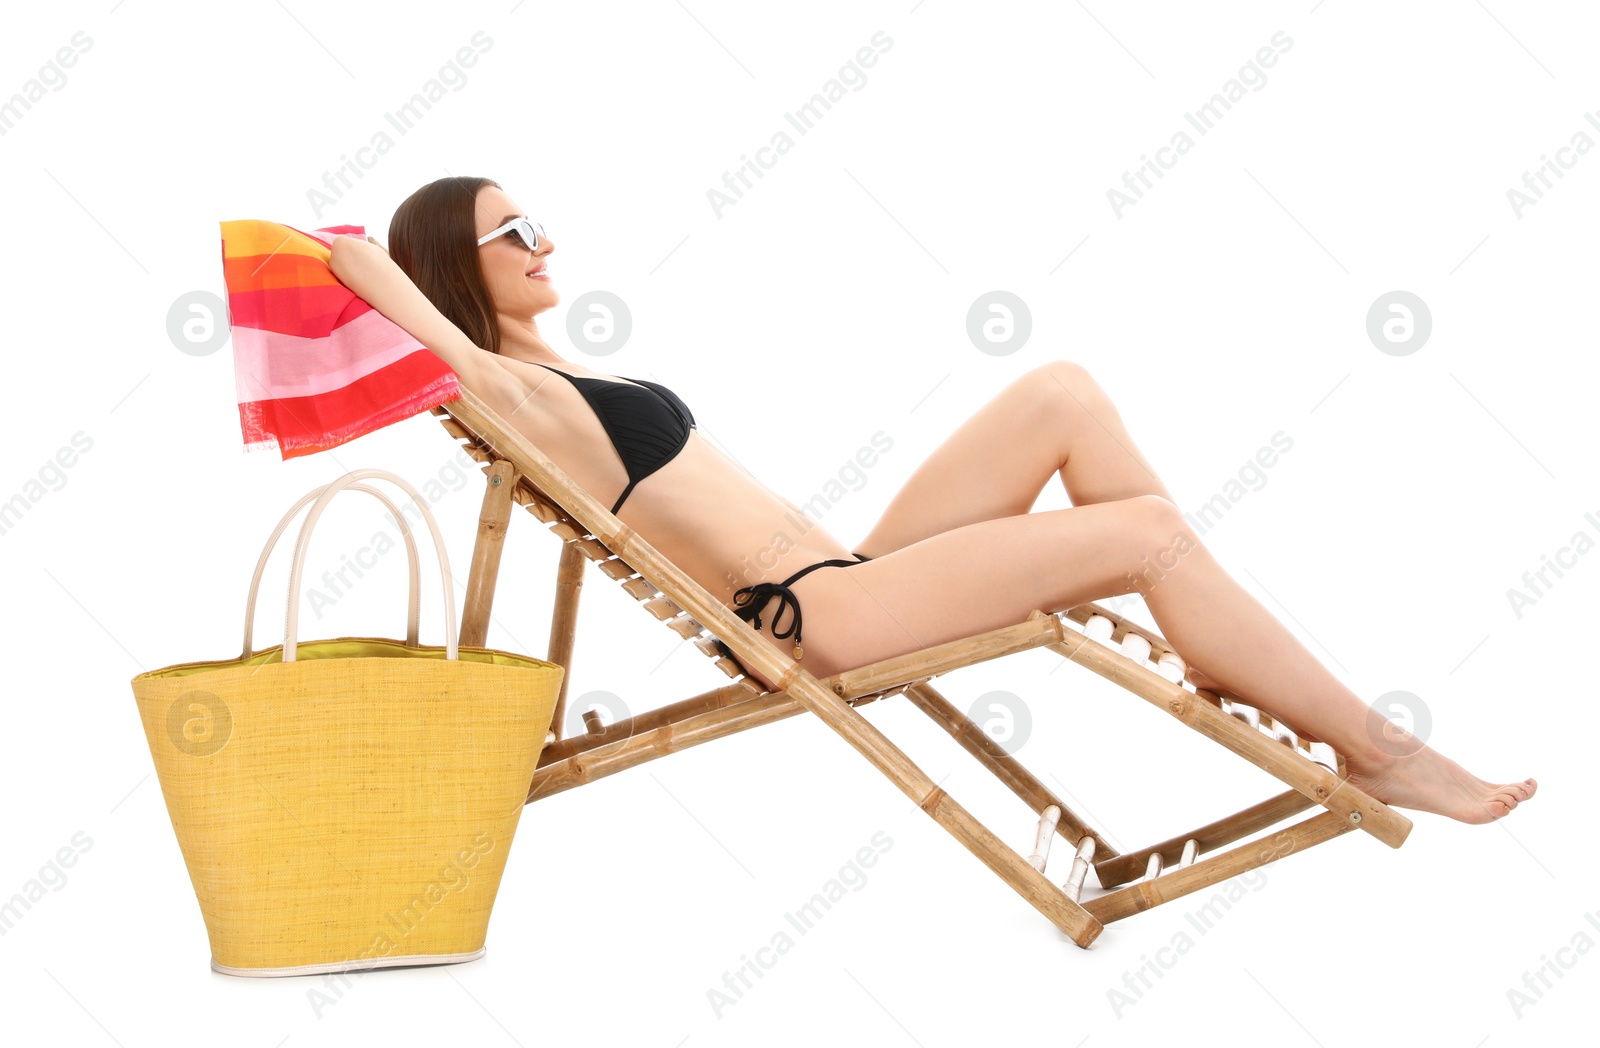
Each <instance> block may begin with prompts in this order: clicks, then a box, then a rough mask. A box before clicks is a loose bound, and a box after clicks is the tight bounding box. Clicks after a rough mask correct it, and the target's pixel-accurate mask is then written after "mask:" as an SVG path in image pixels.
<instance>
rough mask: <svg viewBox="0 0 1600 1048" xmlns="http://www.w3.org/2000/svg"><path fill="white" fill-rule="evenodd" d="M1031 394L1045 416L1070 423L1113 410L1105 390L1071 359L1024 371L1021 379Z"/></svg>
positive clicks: (1055, 361)
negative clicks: (1086, 416)
mask: <svg viewBox="0 0 1600 1048" xmlns="http://www.w3.org/2000/svg"><path fill="white" fill-rule="evenodd" d="M1020 381H1021V382H1022V383H1024V385H1025V387H1026V388H1027V389H1028V390H1029V391H1030V392H1031V393H1032V394H1033V395H1034V399H1035V401H1036V403H1037V404H1038V405H1039V407H1040V408H1041V410H1043V411H1045V412H1046V413H1047V417H1049V418H1051V419H1053V420H1058V421H1061V422H1062V423H1064V424H1066V423H1070V422H1072V421H1073V420H1075V419H1079V418H1082V417H1084V413H1085V412H1087V413H1088V415H1089V416H1094V417H1097V416H1099V415H1101V414H1103V413H1105V412H1108V411H1111V412H1114V411H1115V410H1116V407H1115V405H1113V404H1112V403H1111V398H1110V397H1109V396H1107V394H1106V391H1105V390H1104V389H1102V388H1101V387H1100V383H1098V382H1096V381H1095V379H1094V376H1093V375H1091V374H1089V369H1088V368H1086V367H1084V366H1083V365H1082V364H1079V363H1078V362H1077V361H1074V360H1066V359H1060V360H1052V361H1049V362H1047V363H1044V364H1040V365H1039V366H1038V367H1036V368H1034V369H1033V370H1031V371H1029V372H1027V373H1026V374H1024V375H1023V377H1022V379H1021V380H1020Z"/></svg>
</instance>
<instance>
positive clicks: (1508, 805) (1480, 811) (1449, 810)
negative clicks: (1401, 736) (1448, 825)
mask: <svg viewBox="0 0 1600 1048" xmlns="http://www.w3.org/2000/svg"><path fill="white" fill-rule="evenodd" d="M1407 737H1408V738H1411V739H1412V742H1413V743H1415V745H1416V746H1417V747H1418V748H1417V750H1416V752H1414V753H1411V754H1409V755H1405V756H1400V755H1396V754H1393V753H1385V752H1383V751H1382V750H1375V751H1374V752H1372V753H1370V754H1368V755H1367V756H1366V757H1363V758H1356V757H1351V756H1348V755H1347V756H1346V757H1345V767H1346V770H1347V771H1348V772H1349V776H1348V778H1349V781H1350V784H1351V785H1352V786H1355V787H1356V788H1357V789H1360V790H1362V791H1363V792H1365V793H1367V794H1370V795H1371V796H1373V797H1376V798H1377V799H1378V800H1380V801H1382V802H1383V803H1385V804H1389V805H1393V806H1394V807H1396V808H1414V809H1416V810H1418V811H1428V812H1433V813H1434V814H1436V815H1446V816H1449V817H1450V818H1452V819H1457V820H1459V821H1461V822H1467V823H1485V822H1493V821H1494V820H1496V819H1498V818H1501V817H1502V816H1504V815H1506V814H1507V813H1508V812H1510V811H1511V809H1512V808H1515V807H1516V806H1517V805H1518V804H1520V803H1522V802H1523V801H1525V800H1527V799H1528V798H1529V797H1532V796H1533V794H1534V791H1536V790H1537V789H1538V788H1539V784H1538V783H1537V782H1535V781H1534V780H1533V779H1524V780H1523V781H1521V782H1512V783H1503V784H1499V785H1496V784H1495V783H1490V782H1485V781H1484V780H1482V779H1480V778H1478V777H1477V776H1476V775H1469V774H1467V772H1466V770H1465V769H1464V768H1462V767H1461V765H1459V764H1457V763H1456V762H1455V761H1453V760H1450V759H1449V758H1448V757H1445V756H1444V755H1442V754H1440V753H1439V752H1438V751H1436V750H1433V749H1431V748H1429V747H1427V746H1423V745H1421V743H1417V742H1416V741H1415V738H1414V737H1411V736H1407Z"/></svg>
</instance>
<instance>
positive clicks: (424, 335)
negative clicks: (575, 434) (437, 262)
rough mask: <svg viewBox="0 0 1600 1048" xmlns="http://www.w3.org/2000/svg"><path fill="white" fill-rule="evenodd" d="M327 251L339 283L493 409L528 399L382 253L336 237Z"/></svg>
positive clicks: (349, 238) (505, 372)
mask: <svg viewBox="0 0 1600 1048" xmlns="http://www.w3.org/2000/svg"><path fill="white" fill-rule="evenodd" d="M329 250H330V252H331V253H332V254H331V256H330V257H329V259H328V268H329V269H331V270H332V271H333V275H334V277H335V278H337V279H338V281H339V283H341V284H343V285H344V286H345V287H347V288H349V289H350V290H351V291H353V292H355V293H356V295H357V296H358V297H360V298H361V299H362V300H363V301H365V302H366V303H367V305H369V306H371V307H372V308H373V309H376V310H377V311H378V312H379V313H382V314H383V315H384V316H385V317H388V318H389V319H390V320H392V321H394V323H396V324H398V325H399V326H400V327H401V328H403V329H404V330H405V332H406V334H408V335H410V336H411V337H412V338H414V339H416V340H417V341H418V342H421V343H422V344H423V345H424V346H426V347H427V348H428V350H429V351H431V352H432V353H433V354H434V355H435V356H437V357H438V358H439V359H440V360H442V361H444V362H445V364H447V365H448V366H449V368H450V370H452V371H454V372H455V373H456V377H457V378H459V379H460V380H461V384H462V385H463V386H465V387H467V388H468V389H470V390H472V392H473V393H474V394H475V395H477V396H478V397H480V398H482V399H483V400H484V401H486V402H487V403H488V404H489V405H490V406H491V407H493V408H495V409H496V410H497V411H503V410H505V409H506V408H507V406H509V405H514V404H517V403H519V402H520V401H521V400H522V399H523V398H524V397H525V396H526V390H523V391H521V392H518V387H519V385H520V383H519V382H518V380H517V379H516V377H515V376H513V375H512V374H511V372H510V371H508V370H507V369H506V368H505V367H504V366H502V365H501V363H500V361H499V360H497V359H496V358H495V355H494V354H493V353H490V352H489V351H488V350H486V349H482V348H480V347H478V346H475V345H473V343H472V340H471V339H469V338H467V335H466V332H464V331H462V330H461V329H460V328H458V327H456V326H455V324H453V323H451V321H450V318H449V317H447V316H445V315H444V314H443V313H441V312H439V309H438V307H436V306H435V305H434V304H433V303H432V302H430V301H428V297H427V296H426V295H424V294H423V293H422V292H421V290H419V289H418V288H417V285H416V284H414V283H412V282H411V278H410V277H408V276H406V274H405V270H403V269H401V268H400V267H399V266H398V265H396V264H395V261H394V259H392V258H390V257H389V253H388V252H387V251H385V250H383V248H381V247H379V246H378V245H376V244H372V243H368V242H367V241H365V240H362V239H361V238H359V237H355V236H338V237H334V239H333V243H332V245H330V247H329Z"/></svg>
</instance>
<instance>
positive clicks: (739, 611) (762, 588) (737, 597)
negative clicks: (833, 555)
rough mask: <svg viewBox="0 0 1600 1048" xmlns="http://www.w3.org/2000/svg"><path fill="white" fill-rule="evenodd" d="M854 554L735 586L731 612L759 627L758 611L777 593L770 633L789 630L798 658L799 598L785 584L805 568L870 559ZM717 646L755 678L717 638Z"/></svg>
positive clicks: (839, 565)
mask: <svg viewBox="0 0 1600 1048" xmlns="http://www.w3.org/2000/svg"><path fill="white" fill-rule="evenodd" d="M854 556H856V557H858V558H860V559H859V560H838V559H835V560H819V561H817V562H816V563H815V564H808V565H806V566H805V567H803V568H801V569H800V570H799V571H797V572H795V573H794V574H793V575H790V576H789V577H788V578H786V579H784V580H783V581H782V582H758V583H756V584H755V585H753V586H744V587H742V588H740V589H737V590H735V591H734V593H733V602H734V603H735V604H737V605H739V607H737V608H735V609H734V612H733V613H734V614H735V615H737V616H739V617H740V618H741V619H743V620H745V621H746V622H749V623H750V624H751V625H753V626H755V628H756V629H760V628H761V612H762V611H763V610H764V609H765V608H766V606H767V604H768V602H770V601H771V600H772V598H773V597H777V598H778V610H777V611H776V612H774V613H773V616H772V635H773V636H774V637H778V638H783V637H787V636H789V635H791V634H793V636H794V657H795V658H796V659H799V658H802V657H804V649H803V648H801V646H800V600H799V598H797V597H796V596H795V595H794V591H793V590H791V589H789V586H790V585H791V584H793V583H794V581H795V580H796V579H798V578H800V577H801V576H803V575H805V574H806V573H807V572H812V571H815V570H817V569H818V568H835V567H837V568H848V567H850V566H851V565H852V564H861V563H863V562H865V561H868V560H871V559H872V558H871V557H865V556H862V555H861V554H859V553H856V554H854ZM785 609H787V610H788V612H789V626H788V628H787V629H781V630H780V629H779V628H778V619H779V618H780V617H782V615H783V613H784V611H785ZM717 650H718V651H720V652H721V653H722V654H723V655H726V656H727V657H728V658H730V659H732V660H733V661H734V662H735V663H736V664H737V665H738V667H739V669H740V671H741V672H743V673H744V674H745V676H747V677H751V678H755V674H753V673H751V672H750V670H749V668H748V667H746V666H745V664H744V663H742V662H740V661H739V657H738V656H737V655H735V654H734V653H733V649H732V648H730V647H728V646H727V645H726V644H724V643H723V642H722V641H720V640H719V641H717Z"/></svg>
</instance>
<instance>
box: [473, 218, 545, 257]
mask: <svg viewBox="0 0 1600 1048" xmlns="http://www.w3.org/2000/svg"><path fill="white" fill-rule="evenodd" d="M502 233H507V234H510V235H511V236H514V237H516V238H517V239H518V240H520V241H522V246H523V247H525V248H527V249H528V250H530V251H537V250H539V240H540V238H541V237H543V236H544V226H542V225H540V224H539V223H537V222H530V221H529V220H528V219H526V218H513V219H512V220H511V221H509V222H507V223H506V224H505V225H503V226H501V227H500V228H499V229H496V230H495V231H494V232H492V233H488V234H486V235H484V236H481V237H479V238H478V246H479V247H482V246H483V245H484V244H487V243H488V242H489V241H491V240H493V239H494V238H495V237H497V236H499V235H500V234H502Z"/></svg>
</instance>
